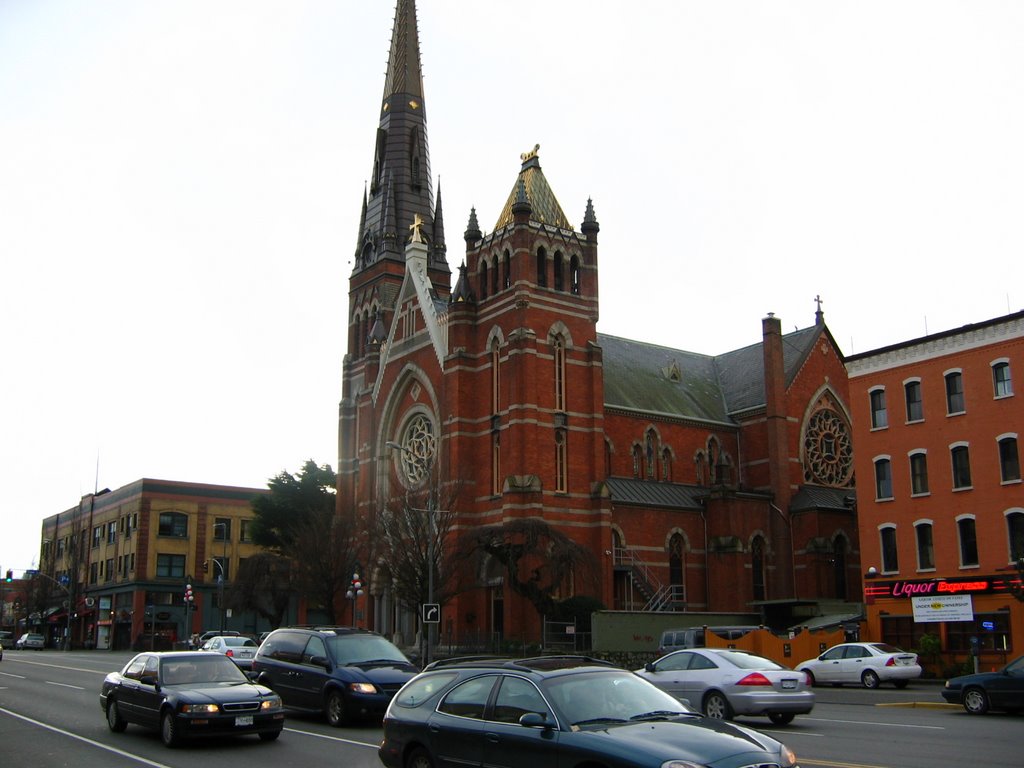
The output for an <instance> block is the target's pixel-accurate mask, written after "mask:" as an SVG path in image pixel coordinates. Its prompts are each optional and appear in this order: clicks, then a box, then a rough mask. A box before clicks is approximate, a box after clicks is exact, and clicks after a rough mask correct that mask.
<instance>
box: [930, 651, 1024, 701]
mask: <svg viewBox="0 0 1024 768" xmlns="http://www.w3.org/2000/svg"><path fill="white" fill-rule="evenodd" d="M942 698H944V699H945V700H946V701H948V702H949V703H950V704H962V705H963V708H964V709H966V710H967V711H968V712H969V713H970V714H972V715H983V714H985V713H986V712H989V711H990V710H993V709H998V710H1003V711H1005V712H1019V711H1021V710H1024V656H1018V657H1017V658H1016V659H1014V660H1013V661H1011V662H1010V663H1009V664H1007V665H1006V666H1005V667H1003V668H1002V669H1001V670H999V671H998V672H976V673H975V674H973V675H960V676H959V677H954V678H951V679H949V680H947V681H946V686H945V687H944V688H943V689H942Z"/></svg>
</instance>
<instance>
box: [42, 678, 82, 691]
mask: <svg viewBox="0 0 1024 768" xmlns="http://www.w3.org/2000/svg"><path fill="white" fill-rule="evenodd" d="M43 682H44V683H46V684H47V685H59V686H60V687H61V688H74V689H75V690H76V691H84V690H85V688H83V687H82V686H80V685H68V684H67V683H55V682H53V681H51V680H44V681H43Z"/></svg>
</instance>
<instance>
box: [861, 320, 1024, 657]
mask: <svg viewBox="0 0 1024 768" xmlns="http://www.w3.org/2000/svg"><path fill="white" fill-rule="evenodd" d="M846 368H847V371H848V374H849V380H850V397H851V400H852V411H853V424H854V444H855V445H856V447H857V450H856V454H855V456H856V459H855V462H856V470H857V477H858V478H859V480H860V482H859V484H858V488H857V498H858V509H859V515H860V550H861V558H862V561H863V563H864V564H865V566H866V567H867V579H866V580H865V588H864V589H865V600H866V603H867V605H866V611H867V613H866V618H867V627H868V630H867V631H868V632H869V633H870V636H871V637H872V638H873V639H880V640H885V641H887V642H891V643H893V644H895V645H898V646H901V647H904V648H920V647H921V638H922V636H923V635H925V634H933V635H937V636H938V637H939V638H940V640H941V649H942V650H941V657H940V658H939V659H935V660H932V663H933V665H934V666H935V667H936V669H935V671H936V672H938V673H941V672H942V671H943V668H949V667H951V666H953V665H955V664H958V663H961V662H963V661H965V660H966V659H967V658H968V657H969V655H970V652H971V645H972V642H977V644H978V645H979V646H980V652H981V658H982V665H983V666H984V667H985V668H986V669H988V668H990V667H992V666H996V665H998V664H999V663H1001V662H1003V661H1005V660H1006V659H1007V658H1012V657H1013V656H1015V655H1019V654H1020V653H1021V651H1022V649H1024V603H1021V599H1022V598H1024V594H1022V592H1021V574H1020V572H1019V570H1018V567H1017V565H1018V564H1019V563H1022V561H1021V558H1024V488H1022V485H1021V473H1020V460H1019V454H1018V440H1019V436H1020V433H1021V432H1022V431H1024V408H1022V403H1021V399H1020V397H1021V396H1020V395H1018V394H1017V393H1016V392H1015V391H1014V381H1013V376H1014V373H1015V372H1016V373H1018V374H1019V373H1020V371H1022V370H1024V312H1018V313H1016V314H1011V315H1006V316H1003V317H997V318H994V319H991V320H987V321H985V322H980V323H974V324H971V325H966V326H963V327H962V328H955V329H953V330H949V331H944V332H941V333H935V334H931V335H928V336H924V337H921V338H917V339H912V340H910V341H906V342H902V343H900V344H893V345H891V346H887V347H883V348H881V349H876V350H872V351H870V352H865V353H862V354H857V355H852V356H850V357H848V358H847V359H846ZM972 639H976V640H972ZM926 661H927V660H926Z"/></svg>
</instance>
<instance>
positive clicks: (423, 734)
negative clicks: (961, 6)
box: [378, 656, 797, 768]
mask: <svg viewBox="0 0 1024 768" xmlns="http://www.w3.org/2000/svg"><path fill="white" fill-rule="evenodd" d="M378 755H379V757H380V760H381V762H382V763H383V764H384V765H385V766H386V768H432V767H433V766H440V765H445V764H453V763H455V762H467V763H469V762H473V763H475V764H478V765H479V764H483V765H498V764H500V765H517V766H525V765H540V764H543V765H564V766H572V765H600V766H603V767H604V768H664V767H665V766H678V767H679V768H685V767H688V766H689V767H692V768H696V766H698V765H700V766H704V767H705V768H720V767H721V768H732V767H734V766H769V765H770V766H777V767H778V766H781V768H791V767H792V766H796V765H797V761H796V755H795V754H794V753H793V752H792V750H790V749H789V748H788V747H786V746H785V745H784V744H782V743H780V742H778V741H776V740H775V739H773V738H771V737H769V736H766V735H764V734H761V733H757V732H756V731H753V730H750V729H748V728H744V727H742V726H739V725H736V724H734V723H727V722H723V721H721V720H713V719H711V718H707V717H704V716H703V715H701V714H700V713H698V712H694V711H693V710H692V709H691V708H689V707H687V706H686V705H685V704H683V703H682V702H680V701H679V700H677V699H675V698H673V697H672V696H670V695H669V694H667V693H665V692H664V691H662V690H659V689H658V688H657V687H655V686H654V685H652V684H651V683H649V682H647V681H646V680H644V679H643V678H641V677H638V676H637V675H635V674H633V673H632V672H629V671H627V670H625V669H618V668H616V667H613V666H611V665H608V664H605V663H602V662H598V661H595V660H594V659H586V658H579V657H551V656H548V657H537V658H531V659H519V660H515V661H511V660H504V659H476V660H448V661H444V662H435V663H434V664H431V665H429V666H428V667H427V669H426V670H424V671H423V672H422V673H420V674H419V675H417V676H416V677H415V678H413V679H412V680H411V681H410V682H408V683H407V684H406V685H405V686H404V687H403V688H402V690H400V691H399V692H398V694H397V695H396V696H395V697H394V699H393V700H392V701H391V704H390V705H389V706H388V709H387V713H386V714H385V715H384V735H383V739H382V740H381V744H380V748H379V749H378Z"/></svg>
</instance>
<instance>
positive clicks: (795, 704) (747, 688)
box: [636, 648, 814, 725]
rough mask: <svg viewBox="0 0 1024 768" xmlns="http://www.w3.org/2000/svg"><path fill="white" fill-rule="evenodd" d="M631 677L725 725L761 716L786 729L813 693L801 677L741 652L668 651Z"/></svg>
mask: <svg viewBox="0 0 1024 768" xmlns="http://www.w3.org/2000/svg"><path fill="white" fill-rule="evenodd" d="M636 674H637V675H639V676H640V677H642V678H644V679H645V680H648V681H649V682H652V683H654V684H655V685H656V686H658V687H659V688H661V689H662V690H663V691H665V692H666V693H670V694H672V695H673V696H675V697H676V698H677V699H680V700H683V701H685V702H687V703H689V704H690V706H691V707H694V708H696V709H699V710H701V711H702V712H703V713H704V714H705V715H706V716H707V717H710V718H715V719H720V720H731V719H732V717H733V715H767V716H768V718H769V719H770V720H771V721H772V722H773V723H775V725H786V724H787V723H790V722H792V721H793V718H794V717H795V716H796V715H805V714H807V713H808V712H810V711H811V709H812V708H813V707H814V692H813V691H812V690H811V689H810V688H809V687H808V685H807V676H806V675H804V674H803V673H802V672H796V671H794V670H792V669H789V668H787V667H784V666H782V665H781V664H776V663H775V662H774V661H772V660H771V659H766V658H764V657H763V656H757V655H755V654H753V653H748V652H747V651H739V650H732V649H727V648H693V649H690V650H684V651H674V652H673V653H670V654H668V655H667V656H662V657H661V658H660V659H658V660H657V661H652V662H650V663H648V664H647V665H646V666H645V667H644V668H643V669H638V670H636Z"/></svg>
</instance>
